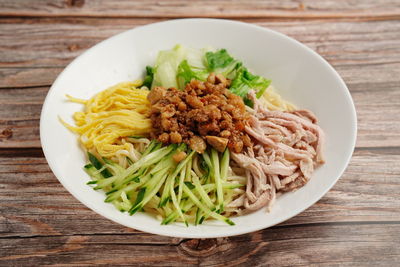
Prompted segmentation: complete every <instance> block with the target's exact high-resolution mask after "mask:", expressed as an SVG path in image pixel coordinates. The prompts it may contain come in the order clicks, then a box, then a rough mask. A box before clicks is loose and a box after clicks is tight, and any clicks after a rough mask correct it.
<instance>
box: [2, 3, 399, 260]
mask: <svg viewBox="0 0 400 267" xmlns="http://www.w3.org/2000/svg"><path fill="white" fill-rule="evenodd" d="M181 17H217V18H231V19H237V20H241V21H245V22H249V23H254V24H257V25H261V26H263V27H268V28H271V29H274V30H277V31H279V32H282V33H285V34H287V35H289V36H291V37H293V38H295V39H297V40H299V41H301V42H303V43H304V44H306V45H308V46H309V47H311V48H312V49H314V50H315V51H317V52H318V53H319V54H321V55H322V56H323V57H324V58H325V59H327V60H328V61H329V62H330V63H331V64H332V65H333V66H334V67H335V69H336V70H337V71H338V72H339V74H340V75H341V76H342V77H343V79H344V80H345V82H346V83H347V85H348V87H349V89H350V91H351V94H352V96H353V99H354V101H355V105H356V108H357V114H358V123H359V127H358V139H357V147H356V149H355V152H354V155H353V158H352V160H351V163H350V165H349V167H348V168H347V170H346V172H345V174H344V175H343V176H342V178H341V179H340V180H339V182H338V183H337V184H336V185H335V186H334V187H333V189H332V190H330V192H329V193H327V194H326V195H325V196H324V197H323V198H322V199H321V200H320V201H319V202H318V203H317V204H315V205H314V206H312V207H311V208H309V209H308V210H306V211H305V212H303V213H301V214H300V215H298V216H296V217H294V218H292V219H290V220H288V221H286V222H284V223H282V224H280V225H277V226H274V227H271V228H269V229H266V230H263V231H258V232H255V233H252V234H247V235H242V236H236V237H229V238H219V239H207V240H190V239H177V238H169V237H163V236H157V235H151V234H147V233H142V232H139V231H135V230H133V229H128V228H125V227H122V226H120V225H118V224H116V223H113V222H111V221H109V220H107V219H105V218H103V217H101V216H99V215H97V214H96V213H94V212H93V211H91V210H89V209H88V208H86V207H85V206H83V205H82V204H81V203H80V202H78V201H77V200H76V199H75V198H74V197H72V196H71V195H70V194H69V193H68V192H67V191H66V190H65V189H64V188H63V187H62V186H61V184H60V183H59V182H58V180H57V179H56V178H55V176H54V175H53V173H52V172H51V171H50V169H49V167H48V165H47V163H46V160H45V158H44V156H43V152H42V150H41V146H40V142H39V116H40V111H41V107H42V103H43V100H44V98H45V96H46V94H47V91H48V89H49V87H50V85H51V84H52V82H53V81H54V79H55V78H56V77H57V75H58V74H59V73H60V72H61V71H62V69H63V68H64V67H65V66H66V65H67V64H68V63H69V62H70V61H71V60H72V59H73V58H75V57H76V56H78V55H79V54H81V53H82V52H83V51H85V50H86V49H88V48H89V47H91V46H93V45H94V44H96V43H97V42H99V41H101V40H103V39H105V38H108V37H110V36H112V35H114V34H117V33H119V32H122V31H125V30H127V29H130V28H132V27H137V26H139V25H144V24H148V23H152V22H157V21H163V20H167V19H171V18H181ZM399 114H400V1H399V0H382V1H377V0H342V1H336V0H326V1H322V0H318V1H308V0H304V1H302V0H282V1H270V0H267V1H261V0H253V1H190V2H189V1H187V2H184V1H174V0H167V1H152V0H149V1H144V0H141V1H106V0H93V1H92V0H86V1H84V0H41V1H33V0H32V1H29V0H20V1H15V0H0V265H1V266H39V265H53V264H57V265H90V264H103V265H110V266H113V265H118V264H121V265H150V266H155V265H167V266H172V265H221V266H222V265H243V266H246V265H247V266H248V265H267V264H268V265H287V266H294V265H306V266H308V265H316V266H320V265H321V266H335V265H345V266H366V265H379V266H396V265H397V266H399V265H400V123H399V119H400V115H399Z"/></svg>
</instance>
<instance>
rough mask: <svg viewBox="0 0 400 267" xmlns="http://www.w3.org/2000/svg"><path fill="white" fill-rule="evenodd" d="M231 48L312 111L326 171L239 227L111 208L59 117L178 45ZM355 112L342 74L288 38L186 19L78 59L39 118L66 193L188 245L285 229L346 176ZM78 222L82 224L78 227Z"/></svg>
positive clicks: (133, 33) (139, 31)
mask: <svg viewBox="0 0 400 267" xmlns="http://www.w3.org/2000/svg"><path fill="white" fill-rule="evenodd" d="M178 43H180V44H183V45H186V46H192V47H197V48H201V47H205V46H212V47H215V48H226V49H227V50H228V51H229V53H231V54H232V55H233V56H234V57H236V58H238V59H240V60H242V61H243V62H244V64H245V66H247V67H248V68H249V69H251V70H253V71H254V72H255V73H256V74H259V75H263V76H265V77H267V78H270V79H272V81H273V83H272V84H273V85H274V86H275V88H277V90H278V92H279V93H280V94H281V95H282V96H283V97H284V98H286V99H287V100H290V101H292V102H293V103H294V104H295V105H297V106H298V107H300V108H307V109H310V110H312V111H313V112H314V113H315V114H316V115H317V117H318V118H319V123H320V126H321V127H322V129H323V130H324V131H325V133H326V136H327V142H326V146H325V156H326V164H325V165H323V166H322V167H320V168H319V169H317V171H315V173H314V175H313V177H312V179H311V181H310V182H309V183H308V184H307V185H306V186H304V187H303V188H301V189H299V190H297V191H296V192H292V193H287V194H284V195H283V196H282V197H280V198H279V199H278V200H277V201H276V204H275V205H274V207H273V209H272V212H270V213H266V211H265V210H264V209H262V210H259V211H257V212H255V213H252V214H250V215H246V216H241V217H237V218H234V219H233V221H234V222H235V224H236V225H235V226H228V225H225V224H221V223H219V222H208V223H206V224H204V225H201V226H191V227H188V228H187V227H185V226H183V225H182V224H172V225H168V226H162V225H160V222H159V221H157V220H156V219H154V218H152V217H150V216H148V215H146V214H145V213H138V214H135V215H134V216H128V215H127V214H126V213H121V212H119V211H118V210H116V209H115V208H114V207H113V206H112V205H111V204H107V203H104V193H102V192H98V191H94V190H93V189H92V188H91V187H90V186H87V185H86V182H87V181H88V180H89V177H88V176H87V175H86V173H85V172H84V171H83V168H82V167H83V165H84V164H85V163H86V159H85V153H84V151H83V150H82V149H81V147H80V146H79V144H78V142H77V136H76V135H74V134H73V133H71V132H70V131H68V130H67V129H66V128H64V127H63V126H62V125H61V124H60V122H59V120H58V117H57V116H61V117H62V118H64V119H66V120H67V121H68V122H70V123H72V122H73V121H72V114H73V113H74V112H75V111H77V110H79V109H81V108H82V107H81V105H79V104H74V103H70V102H68V101H66V98H65V94H70V95H72V96H75V97H78V98H89V97H92V96H93V95H94V94H95V93H97V92H99V91H101V90H104V89H105V88H107V87H108V86H111V85H114V84H116V83H118V82H121V81H127V80H135V79H137V78H141V77H143V74H144V67H145V66H146V65H153V64H154V60H155V57H156V55H157V52H158V51H159V50H162V49H170V48H172V47H173V46H174V45H175V44H178ZM356 124H357V120H356V112H355V108H354V104H353V101H352V98H351V96H350V94H349V91H348V89H347V87H346V85H345V84H344V82H343V80H342V79H341V78H340V77H339V75H338V74H337V72H336V71H335V70H334V69H333V68H332V67H331V66H330V65H329V64H328V63H327V62H326V61H325V60H324V59H323V58H322V57H321V56H319V55H318V54H317V53H315V52H314V51H312V50H311V49H310V48H308V47H306V46H305V45H303V44H301V43H299V42H297V41H295V40H294V39H291V38H289V37H287V36H285V35H283V34H281V33H277V32H275V31H272V30H269V29H266V28H262V27H258V26H255V25H251V24H245V23H241V22H235V21H229V20H215V19H183V20H171V21H167V22H161V23H155V24H150V25H147V26H144V27H138V28H135V29H132V30H129V31H126V32H123V33H121V34H118V35H116V36H114V37H111V38H109V39H107V40H105V41H103V42H101V43H99V44H97V45H96V46H94V47H92V48H91V49H89V50H88V51H86V52H85V53H83V54H82V55H81V56H79V57H78V58H76V59H75V60H74V61H73V62H72V63H71V64H69V65H68V67H67V68H65V70H64V71H63V72H62V73H61V74H60V75H59V77H58V78H57V80H56V81H55V82H54V84H53V86H52V87H51V89H50V91H49V93H48V95H47V97H46V100H45V103H44V105H43V110H42V114H41V119H40V138H41V142H42V147H43V151H44V154H45V156H46V159H47V161H48V163H49V165H50V168H51V169H52V171H53V172H54V174H55V175H56V177H57V178H58V179H59V181H60V182H61V183H62V184H63V185H64V187H65V188H66V189H67V190H68V191H69V192H70V193H71V194H72V195H74V196H75V197H76V198H77V199H78V200H80V201H81V202H82V203H83V204H85V205H86V206H87V207H89V208H91V209H92V210H94V211H95V212H97V213H99V214H101V215H103V216H104V217H106V218H108V219H110V220H113V221H115V222H117V223H120V224H122V225H125V226H128V227H132V228H135V229H138V230H141V231H145V232H149V233H154V234H159V235H167V236H174V237H183V238H211V237H222V236H232V235H239V234H244V233H249V232H253V231H256V230H260V229H264V228H267V227H270V226H272V225H275V224H277V223H280V222H283V221H285V220H287V219H289V218H291V217H293V216H295V215H296V214H298V213H300V212H302V211H303V210H305V209H306V208H308V207H310V206H311V205H312V204H314V203H315V202H316V201H318V200H319V199H320V198H321V197H322V196H323V195H324V194H325V193H326V192H327V191H328V190H329V189H330V188H331V187H332V186H333V185H334V184H335V183H336V181H337V180H338V179H339V177H340V176H341V175H342V173H343V171H344V170H345V168H346V166H347V164H348V162H349V160H350V158H351V155H352V152H353V149H354V145H355V140H356V132H357V125H356ZM77 223H79V222H77Z"/></svg>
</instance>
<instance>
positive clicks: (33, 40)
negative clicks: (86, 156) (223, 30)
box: [0, 19, 400, 87]
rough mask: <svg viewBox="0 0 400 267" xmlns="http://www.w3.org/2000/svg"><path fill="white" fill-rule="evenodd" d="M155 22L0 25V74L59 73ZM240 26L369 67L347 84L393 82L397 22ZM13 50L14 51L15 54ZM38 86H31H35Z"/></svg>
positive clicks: (399, 48)
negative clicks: (38, 70)
mask: <svg viewBox="0 0 400 267" xmlns="http://www.w3.org/2000/svg"><path fill="white" fill-rule="evenodd" d="M24 21H25V20H24ZM158 21H161V20H154V19H133V20H132V19H110V20H101V19H66V20H60V19H32V20H26V21H25V22H26V23H24V24H22V23H21V20H19V19H16V20H13V19H11V20H10V19H0V24H1V23H2V25H1V27H2V34H1V38H2V42H0V58H1V62H0V68H22V67H23V68H27V67H30V68H31V67H40V68H43V67H47V68H48V67H64V66H65V65H66V64H68V63H69V62H70V61H71V60H72V59H73V58H75V57H76V56H78V55H79V54H81V53H82V52H83V51H85V50H86V49H88V48H89V47H91V46H93V45H94V44H96V43H98V42H99V41H101V40H104V39H106V38H108V37H110V36H112V35H115V34H117V33H120V32H122V31H125V30H128V29H131V28H133V27H136V26H140V25H143V24H148V23H151V22H158ZM245 21H246V22H250V23H255V24H258V25H260V26H263V27H267V28H270V29H273V30H277V31H279V32H282V33H284V34H287V35H289V36H291V37H293V38H295V39H297V40H299V41H300V42H303V43H304V44H306V45H308V46H309V47H311V48H312V49H314V50H316V51H317V52H318V53H320V54H321V55H322V56H323V57H325V58H326V59H327V60H328V61H329V62H330V63H331V64H332V65H333V66H334V67H336V68H343V69H346V68H347V69H351V70H354V69H359V68H358V67H359V66H360V65H362V66H366V67H367V66H369V68H370V69H369V70H368V71H367V72H361V71H360V73H355V74H357V75H352V73H348V74H349V75H347V76H344V78H345V80H346V82H350V83H354V82H365V79H366V78H368V77H370V76H374V78H375V79H376V78H381V79H385V80H386V79H388V78H389V81H393V80H394V79H395V78H396V77H398V75H396V72H395V71H396V70H397V68H398V67H399V65H398V64H399V63H400V45H399V44H400V22H399V21H372V22H371V21H366V22H361V23H360V22H357V23H356V22H333V21H304V22H302V23H301V24H299V23H298V22H296V21H288V22H265V21H263V20H257V19H250V20H245ZM16 47H18V49H15V48H16ZM377 65H379V66H381V67H382V68H385V66H386V65H388V66H387V68H386V69H385V71H382V72H381V73H380V74H381V75H383V76H382V77H381V76H379V77H376V74H377V73H379V72H378V71H379V69H380V68H376V66H377ZM374 68H375V70H374ZM347 69H346V70H347ZM390 69H394V70H392V71H391V70H390ZM370 71H375V72H374V73H373V74H374V75H369V76H366V75H365V74H364V75H362V73H368V74H369V73H370ZM387 72H388V73H387ZM10 75H13V73H11V74H10ZM14 75H15V74H14ZM49 75H50V74H49ZM359 75H361V76H359ZM0 77H2V80H3V79H5V78H6V77H7V73H5V74H1V76H0ZM52 77H53V76H52ZM369 79H371V78H369ZM15 80H17V79H14V81H15ZM395 81H397V80H395ZM12 82H13V81H9V82H4V81H2V83H3V84H0V86H2V87H5V86H6V87H16V86H17V85H13V84H12ZM37 84H38V82H37V81H35V85H37Z"/></svg>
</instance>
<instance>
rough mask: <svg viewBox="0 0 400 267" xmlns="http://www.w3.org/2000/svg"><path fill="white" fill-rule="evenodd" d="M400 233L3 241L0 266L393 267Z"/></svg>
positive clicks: (381, 227)
mask: <svg viewBox="0 0 400 267" xmlns="http://www.w3.org/2000/svg"><path fill="white" fill-rule="evenodd" d="M399 228H400V227H399V225H398V224H390V223H389V224H364V225H354V224H337V225H314V226H311V227H310V226H303V225H298V226H295V227H290V228H287V227H273V228H270V229H267V230H263V231H259V232H255V233H253V234H249V235H242V236H237V237H230V238H219V239H208V240H177V239H171V238H163V237H160V236H154V235H151V236H149V235H146V234H143V233H139V234H136V233H124V234H113V235H107V234H99V235H66V236H57V235H56V236H33V237H28V238H3V239H1V241H0V242H4V245H3V249H2V250H1V251H0V263H2V264H4V265H6V266H10V265H12V266H19V265H21V264H22V265H23V264H26V263H27V262H29V264H30V265H34V266H35V265H41V266H48V265H51V266H53V265H56V266H71V265H73V266H77V265H79V266H89V265H93V264H101V265H125V266H126V265H130V266H131V265H140V266H182V265H184V266H266V265H273V266H310V265H314V266H367V265H371V266H376V265H378V266H395V265H398V264H399V263H400V261H399V253H400V249H399V247H398V243H399V242H400V237H399V235H398V231H399ZM344 233H346V234H344ZM15 248H17V249H15ZM99 251H100V252H101V253H99ZM94 255H95V256H94ZM366 255H368V257H366Z"/></svg>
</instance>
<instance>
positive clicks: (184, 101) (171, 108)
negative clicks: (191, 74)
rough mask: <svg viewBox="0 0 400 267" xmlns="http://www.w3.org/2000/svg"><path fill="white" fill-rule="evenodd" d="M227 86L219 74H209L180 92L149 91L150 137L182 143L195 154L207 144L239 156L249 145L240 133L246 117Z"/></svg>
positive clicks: (159, 88) (166, 90)
mask: <svg viewBox="0 0 400 267" xmlns="http://www.w3.org/2000/svg"><path fill="white" fill-rule="evenodd" d="M229 83H230V81H229V80H227V79H226V78H225V77H223V76H222V75H214V74H210V76H209V77H208V78H207V81H206V82H202V81H198V80H192V81H191V82H190V83H188V84H187V85H186V88H185V90H183V91H180V90H178V89H176V88H169V89H165V88H163V87H156V88H154V89H152V90H151V92H150V93H149V94H148V99H149V101H150V103H151V105H152V107H151V121H152V123H153V128H154V131H153V133H152V137H153V138H157V139H158V140H159V141H160V142H162V143H165V144H169V143H181V142H184V143H186V144H188V145H189V146H190V147H191V148H192V149H193V150H196V151H197V152H199V153H202V152H204V150H205V148H206V142H207V141H208V143H209V144H210V145H212V146H213V147H214V148H215V149H217V150H218V151H223V150H225V148H226V146H227V147H228V148H229V149H230V150H231V151H233V152H236V153H239V152H241V151H242V149H243V147H244V146H250V145H251V141H250V138H249V137H248V135H247V134H246V133H245V132H244V125H245V121H246V120H247V119H248V118H249V116H248V113H247V112H246V108H245V105H244V103H243V100H242V98H241V97H239V96H237V95H235V94H233V93H231V92H230V91H229V90H228V89H227V87H228V86H229Z"/></svg>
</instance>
